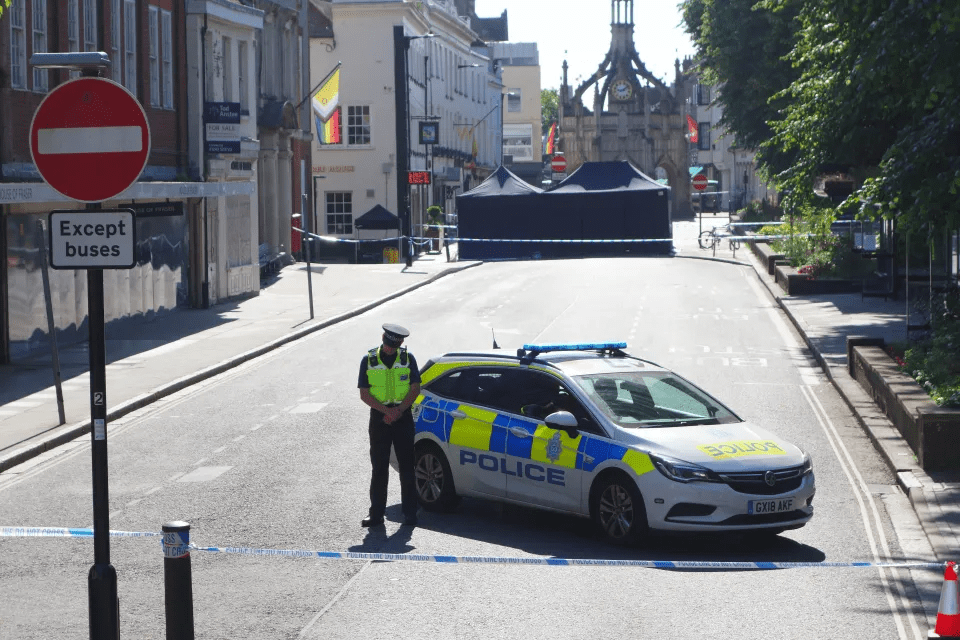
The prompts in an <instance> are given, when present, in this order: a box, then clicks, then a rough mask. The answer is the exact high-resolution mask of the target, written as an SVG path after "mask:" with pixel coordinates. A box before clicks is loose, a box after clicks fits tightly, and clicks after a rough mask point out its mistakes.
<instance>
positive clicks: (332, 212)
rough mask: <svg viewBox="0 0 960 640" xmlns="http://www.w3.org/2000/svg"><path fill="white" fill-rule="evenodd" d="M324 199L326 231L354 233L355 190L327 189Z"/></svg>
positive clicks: (337, 233)
mask: <svg viewBox="0 0 960 640" xmlns="http://www.w3.org/2000/svg"><path fill="white" fill-rule="evenodd" d="M323 201H324V216H323V226H324V229H326V233H328V234H331V235H351V234H353V192H352V191H327V192H326V193H324V194H323ZM348 225H349V227H348Z"/></svg>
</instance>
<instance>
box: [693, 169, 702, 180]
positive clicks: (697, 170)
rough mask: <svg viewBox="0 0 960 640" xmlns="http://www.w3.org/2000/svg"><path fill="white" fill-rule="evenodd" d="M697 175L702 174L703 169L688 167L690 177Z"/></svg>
mask: <svg viewBox="0 0 960 640" xmlns="http://www.w3.org/2000/svg"><path fill="white" fill-rule="evenodd" d="M698 173H703V167H690V177H691V178H692V177H693V176H695V175H697V174H698Z"/></svg>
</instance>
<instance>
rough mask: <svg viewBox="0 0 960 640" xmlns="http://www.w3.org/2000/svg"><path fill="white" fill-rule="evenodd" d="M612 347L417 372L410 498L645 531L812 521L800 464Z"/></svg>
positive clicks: (623, 538)
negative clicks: (499, 506) (491, 504)
mask: <svg viewBox="0 0 960 640" xmlns="http://www.w3.org/2000/svg"><path fill="white" fill-rule="evenodd" d="M626 346H627V345H626V343H622V342H619V343H598V344H573V345H569V344H545V345H524V347H523V348H522V349H519V350H518V351H517V353H516V355H511V354H509V353H505V352H503V351H491V352H470V353H466V352H464V353H448V354H446V355H443V356H441V357H438V358H435V359H432V360H430V361H428V362H427V363H426V364H425V365H424V366H423V368H422V372H421V378H422V387H421V395H420V396H419V397H418V398H417V400H416V402H415V404H414V406H413V415H414V419H415V421H416V436H415V447H416V449H415V450H416V483H417V490H418V492H419V500H420V504H421V506H422V507H423V508H424V509H427V510H430V511H446V510H450V509H452V508H453V507H454V506H455V505H456V503H457V502H458V498H459V497H460V496H473V497H478V498H486V499H492V500H499V501H503V502H510V503H515V504H519V505H524V506H531V507H537V508H541V509H548V510H551V511H557V512H562V513H567V514H573V515H576V516H582V517H588V518H592V519H593V520H594V521H595V522H596V524H597V525H598V526H599V529H600V531H601V532H602V533H603V535H604V536H605V537H606V538H607V539H608V540H609V541H611V542H614V543H618V544H628V543H634V542H636V541H638V540H640V539H641V538H643V536H644V535H645V534H646V533H647V532H648V531H649V530H650V529H654V530H658V531H688V532H729V531H740V532H743V531H751V532H758V533H767V534H771V535H774V534H778V533H780V532H782V531H785V530H787V529H796V528H799V527H802V526H803V525H804V524H806V523H807V522H808V521H809V520H810V518H812V517H813V505H812V502H813V496H814V493H815V486H814V477H813V469H812V465H811V460H810V456H808V455H807V454H806V453H804V452H803V451H802V450H801V449H799V448H797V447H796V446H794V445H793V444H791V443H789V442H787V441H785V440H783V439H782V438H779V437H777V436H776V435H774V434H773V433H771V432H769V431H766V430H765V429H762V428H760V427H758V426H756V425H753V424H749V423H747V422H744V421H743V420H742V419H740V418H739V417H738V416H737V415H736V414H734V413H733V412H732V411H731V410H730V409H728V408H727V407H725V406H724V405H723V404H722V403H720V402H719V401H717V400H716V399H714V398H713V397H712V396H710V395H709V394H708V393H706V392H705V391H703V390H701V389H699V388H698V387H696V386H695V385H693V384H692V383H690V382H688V381H687V380H685V379H683V378H681V377H680V376H678V375H677V374H675V373H673V372H671V371H669V370H667V369H665V368H663V367H660V366H658V365H656V364H654V363H652V362H650V361H647V360H643V359H640V358H637V357H633V356H631V355H629V354H628V353H627V352H625V351H624V349H626Z"/></svg>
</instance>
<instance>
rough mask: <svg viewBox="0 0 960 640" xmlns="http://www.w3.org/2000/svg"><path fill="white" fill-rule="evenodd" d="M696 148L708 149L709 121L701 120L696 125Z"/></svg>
mask: <svg viewBox="0 0 960 640" xmlns="http://www.w3.org/2000/svg"><path fill="white" fill-rule="evenodd" d="M697 138H698V140H697V149H700V150H701V151H709V150H710V123H709V122H701V123H700V126H699V127H697Z"/></svg>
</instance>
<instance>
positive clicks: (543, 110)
mask: <svg viewBox="0 0 960 640" xmlns="http://www.w3.org/2000/svg"><path fill="white" fill-rule="evenodd" d="M559 114H560V95H559V94H558V93H557V90H556V89H543V90H542V91H540V132H541V134H543V135H546V133H547V131H548V130H549V129H550V125H551V124H552V123H554V122H556V120H557V118H558V117H559Z"/></svg>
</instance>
